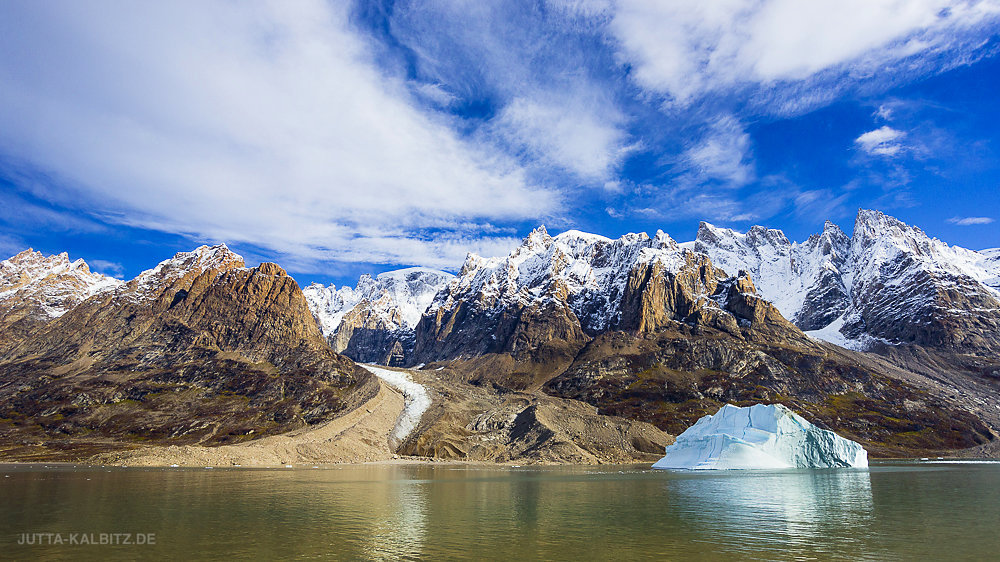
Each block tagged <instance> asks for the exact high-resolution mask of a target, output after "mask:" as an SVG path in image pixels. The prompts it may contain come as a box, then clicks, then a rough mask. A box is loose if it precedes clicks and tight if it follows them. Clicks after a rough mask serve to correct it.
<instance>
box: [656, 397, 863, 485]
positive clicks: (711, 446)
mask: <svg viewBox="0 0 1000 562" xmlns="http://www.w3.org/2000/svg"><path fill="white" fill-rule="evenodd" d="M837 467H852V468H868V452H867V451H865V450H864V448H862V447H861V445H859V444H858V443H855V442H854V441H851V440H849V439H844V438H843V437H841V436H839V435H837V434H836V433H834V432H832V431H828V430H825V429H820V428H818V427H816V426H815V425H813V424H811V423H809V422H808V421H806V420H805V418H803V417H802V416H800V415H798V414H796V413H795V412H793V411H791V410H789V409H788V408H786V407H785V406H783V405H781V404H755V405H753V406H749V407H745V408H740V407H738V406H733V405H730V404H726V405H725V406H723V407H722V408H720V409H719V411H718V412H716V413H715V415H714V416H704V417H702V418H701V419H700V420H698V421H697V422H696V423H695V424H694V425H692V426H691V427H689V428H687V429H686V430H685V431H684V433H681V434H680V435H678V436H677V441H676V442H674V444H673V445H669V446H668V447H667V449H666V456H664V457H663V458H662V459H660V460H658V461H656V464H654V465H653V468H660V469H671V468H674V469H689V470H736V469H755V468H765V469H766V468H837Z"/></svg>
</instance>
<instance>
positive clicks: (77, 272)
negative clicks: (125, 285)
mask: <svg viewBox="0 0 1000 562" xmlns="http://www.w3.org/2000/svg"><path fill="white" fill-rule="evenodd" d="M121 284H122V281H119V280H118V279H114V278H111V277H108V276H106V275H101V274H100V273H92V272H91V271H90V267H88V266H87V263H86V262H84V261H83V260H82V259H78V260H75V261H72V262H71V261H70V260H69V255H68V254H66V253H62V254H58V255H53V256H48V257H45V256H44V255H42V253H41V252H36V251H34V250H32V249H31V248H29V249H27V250H25V251H23V252H21V253H19V254H17V255H15V256H12V257H10V258H8V259H5V260H3V261H0V334H2V335H0V350H2V349H3V347H4V346H5V345H6V344H8V343H11V342H15V341H18V340H20V339H21V338H24V337H26V336H27V334H29V333H31V332H32V331H33V330H35V329H37V328H39V327H40V326H42V325H44V324H46V323H48V322H49V321H51V320H52V319H54V318H59V317H60V316H62V315H63V314H65V313H66V312H67V311H68V310H70V309H72V308H73V307H75V306H76V305H78V304H80V303H81V302H83V301H85V300H86V299H88V298H89V297H91V296H93V295H96V294H99V293H102V292H106V291H113V290H114V289H116V288H117V287H119V286H120V285H121Z"/></svg>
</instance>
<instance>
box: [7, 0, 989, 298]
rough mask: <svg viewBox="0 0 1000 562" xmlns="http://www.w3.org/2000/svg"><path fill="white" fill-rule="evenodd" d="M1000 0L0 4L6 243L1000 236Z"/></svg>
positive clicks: (379, 243) (412, 245)
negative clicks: (887, 221) (901, 224)
mask: <svg viewBox="0 0 1000 562" xmlns="http://www.w3.org/2000/svg"><path fill="white" fill-rule="evenodd" d="M998 48H1000V0H989V1H972V0H970V1H959V0H838V1H827V0H816V1H812V2H801V1H798V0H760V1H756V2H737V1H732V0H719V1H717V2H703V1H702V2H697V1H690V2H689V1H675V2H649V1H639V0H620V1H604V0H589V1H588V0H578V1H572V0H552V1H546V2H515V1H510V2H495V3H493V2H479V1H460V0H442V1H439V2H428V1H421V2H390V1H384V2H376V1H369V2H359V3H356V4H350V3H346V2H331V3H326V2H321V1H296V2H239V3H231V2H212V3H205V2H176V3H156V4H154V3H151V2H149V3H140V2H99V1H94V2H86V3H83V2H55V1H41V2H20V3H18V2H4V3H0V253H2V254H5V255H11V254H13V253H16V252H17V251H20V250H21V249H24V248H26V247H28V246H32V247H34V248H36V249H39V250H41V251H43V252H46V253H55V252H61V251H68V252H69V253H70V255H71V256H72V257H74V258H75V257H83V258H85V259H86V260H87V261H88V262H90V263H91V264H92V265H93V266H94V269H97V270H101V271H104V272H106V273H109V274H115V275H120V276H124V277H126V278H127V277H131V276H133V275H135V274H137V273H138V272H139V271H141V270H142V269H145V268H148V267H152V266H153V265H155V263H157V262H158V261H160V260H162V259H165V258H167V257H169V256H170V255H172V254H173V253H174V252H177V251H181V250H188V249H191V248H193V247H195V246H197V245H199V244H202V243H213V242H226V243H228V244H229V245H230V247H232V248H233V249H234V250H236V251H238V252H240V253H242V254H243V255H244V256H245V257H247V259H248V261H249V262H251V263H256V262H259V261H262V260H266V261H277V262H278V263H280V264H282V265H283V266H284V267H285V268H286V269H288V270H289V271H290V272H291V273H292V274H293V275H294V276H295V277H296V279H297V280H299V281H300V283H307V282H311V281H320V282H324V283H326V282H335V283H337V284H338V285H339V284H343V283H350V284H353V282H354V281H355V280H356V279H357V276H358V275H360V274H361V273H365V272H373V273H377V272H379V271H384V270H387V269H393V268H396V267H403V266H410V265H424V266H430V267H438V268H444V269H451V270H454V269H457V268H458V267H459V266H460V265H461V263H462V261H463V258H464V256H465V253H466V252H467V251H475V252H477V253H480V254H483V255H499V254H504V253H506V252H507V251H509V249H510V248H511V247H512V246H513V245H515V244H516V243H517V241H518V240H519V239H520V238H521V237H523V236H524V235H525V234H526V233H527V232H528V231H530V229H531V228H533V227H534V226H536V225H538V224H541V223H544V224H545V225H546V226H547V227H548V228H549V230H550V231H552V232H558V231H563V230H567V229H571V228H575V229H580V230H585V231H590V232H596V233H600V234H604V235H606V236H611V237H617V236H620V235H621V234H624V233H626V232H635V231H646V232H655V231H656V230H657V229H662V230H664V231H666V232H667V233H669V234H670V235H671V236H673V237H674V238H675V239H677V240H681V241H683V240H689V239H692V238H693V237H694V234H695V232H696V230H697V226H698V222H699V221H700V220H707V221H709V222H712V223H714V224H718V225H724V226H729V227H733V228H736V229H740V230H745V229H747V228H749V226H751V225H753V224H763V225H767V226H771V227H776V228H782V229H783V230H784V231H785V233H786V234H787V235H788V236H789V238H791V239H792V240H802V239H804V238H806V237H807V236H808V235H809V234H811V233H814V232H816V231H818V230H819V229H821V228H822V224H823V221H824V220H827V219H830V220H833V221H834V222H836V223H838V224H840V225H841V226H842V227H843V228H844V229H845V230H846V231H848V232H850V230H851V226H852V223H853V219H854V215H855V213H856V211H857V209H858V208H860V207H863V208H876V209H880V210H883V211H885V212H887V213H889V214H892V215H895V216H897V217H899V218H900V219H902V220H904V221H907V222H910V223H912V224H916V225H918V226H920V227H921V228H923V229H924V230H926V231H927V232H928V233H929V234H931V235H933V236H937V237H938V238H941V239H943V240H945V241H947V242H949V243H952V244H958V245H962V246H965V247H969V248H973V249H981V248H987V247H997V246H1000V222H997V221H998V220H1000V189H998V187H1000V104H998V103H997V101H996V100H997V96H996V92H998V91H1000V57H998V56H997V53H998Z"/></svg>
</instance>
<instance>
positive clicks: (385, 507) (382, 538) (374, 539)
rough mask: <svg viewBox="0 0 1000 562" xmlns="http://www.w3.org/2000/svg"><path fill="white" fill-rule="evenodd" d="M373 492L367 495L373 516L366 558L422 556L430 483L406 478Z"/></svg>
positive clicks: (391, 558) (409, 557) (407, 558)
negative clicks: (428, 484)
mask: <svg viewBox="0 0 1000 562" xmlns="http://www.w3.org/2000/svg"><path fill="white" fill-rule="evenodd" d="M370 491H371V492H372V495H371V496H367V497H366V498H364V501H365V502H366V503H367V504H368V506H369V517H371V518H372V528H371V535H370V537H369V538H370V544H369V546H368V548H367V549H366V551H367V552H366V558H371V559H374V560H399V559H404V560H415V559H417V558H420V555H421V553H422V552H423V550H424V539H425V538H426V535H427V501H428V500H427V485H426V484H424V483H421V482H420V481H413V480H407V479H403V480H395V481H393V482H391V483H389V484H388V485H384V486H376V487H374V489H372V490H370ZM359 499H360V498H359Z"/></svg>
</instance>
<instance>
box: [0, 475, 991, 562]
mask: <svg viewBox="0 0 1000 562" xmlns="http://www.w3.org/2000/svg"><path fill="white" fill-rule="evenodd" d="M0 511H2V515H0V533H2V534H0V558H3V559H24V560H50V559H52V560H54V559H67V560H68V559H74V560H78V559H136V558H140V559H142V558H149V559H163V558H170V559H189V560H190V559H231V558H264V559H286V558H320V559H390V560H395V559H433V560H440V559H470V558H471V559H500V560H519V559H544V560H594V559H605V560H629V559H652V558H658V559H672V560H699V559H705V560H715V559H720V558H737V559H803V560H813V559H816V560H826V559H842V560H858V559H872V560H893V559H898V560H912V559H937V560H956V559H998V558H1000V464H996V463H947V462H924V463H919V462H909V463H882V464H875V465H873V466H872V468H871V469H870V470H783V471H728V472H711V473H691V472H668V471H652V470H648V469H647V468H645V467H635V466H628V467H581V466H570V467H543V468H528V467H523V468H522V467H491V466H461V465H437V466H435V465H351V466H336V465H334V466H323V467H320V468H311V467H301V468H294V469H287V468H283V469H221V468H215V469H191V468H156V469H142V468H108V469H103V468H75V467H69V466H50V467H48V468H46V467H44V466H43V465H35V466H23V465H22V466H13V465H0ZM102 534H103V536H104V537H105V541H119V542H122V541H125V540H129V541H131V542H133V543H134V542H137V541H140V540H142V541H146V542H149V541H150V540H152V541H153V542H154V543H155V544H141V545H137V544H117V545H108V544H105V545H101V544H80V542H81V541H84V542H97V543H100V542H101V540H102ZM74 535H75V539H76V543H77V544H70V542H71V541H72V540H73V538H74ZM115 535H117V538H114V537H115ZM140 535H142V538H140ZM56 537H58V538H56ZM126 537H128V538H126ZM60 540H61V541H62V544H57V543H58V542H59V541H60ZM29 542H34V544H27V543H29ZM19 543H25V544H19Z"/></svg>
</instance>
